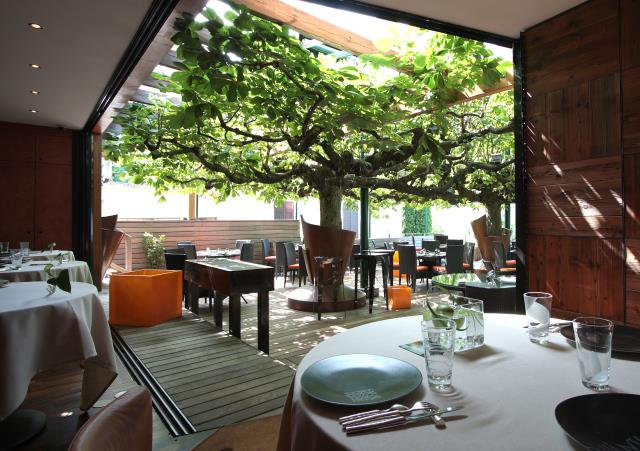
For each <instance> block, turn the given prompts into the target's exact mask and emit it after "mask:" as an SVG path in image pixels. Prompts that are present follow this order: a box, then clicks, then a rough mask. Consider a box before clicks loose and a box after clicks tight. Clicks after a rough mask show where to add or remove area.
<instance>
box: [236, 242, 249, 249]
mask: <svg viewBox="0 0 640 451" xmlns="http://www.w3.org/2000/svg"><path fill="white" fill-rule="evenodd" d="M251 242H252V241H251V240H236V249H242V245H243V244H244V243H251Z"/></svg>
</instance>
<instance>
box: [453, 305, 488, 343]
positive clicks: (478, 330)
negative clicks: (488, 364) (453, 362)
mask: <svg viewBox="0 0 640 451" xmlns="http://www.w3.org/2000/svg"><path fill="white" fill-rule="evenodd" d="M455 302H456V305H455V314H454V317H453V321H454V322H455V324H456V329H457V331H456V345H455V350H456V351H466V350H467V349H474V348H478V347H480V346H482V345H483V344H484V302H482V301H481V300H479V299H472V298H467V297H464V296H458V297H457V298H456V300H455Z"/></svg>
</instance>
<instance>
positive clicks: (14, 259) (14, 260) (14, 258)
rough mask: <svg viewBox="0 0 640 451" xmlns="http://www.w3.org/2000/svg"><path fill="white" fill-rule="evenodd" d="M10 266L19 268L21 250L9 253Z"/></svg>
mask: <svg viewBox="0 0 640 451" xmlns="http://www.w3.org/2000/svg"><path fill="white" fill-rule="evenodd" d="M11 267H12V268H13V269H20V268H21V267H22V252H19V251H18V252H14V253H13V254H11Z"/></svg>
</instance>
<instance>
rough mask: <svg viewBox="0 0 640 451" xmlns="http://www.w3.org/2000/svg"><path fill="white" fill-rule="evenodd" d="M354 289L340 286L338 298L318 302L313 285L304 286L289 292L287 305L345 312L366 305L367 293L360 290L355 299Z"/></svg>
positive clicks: (311, 309)
mask: <svg viewBox="0 0 640 451" xmlns="http://www.w3.org/2000/svg"><path fill="white" fill-rule="evenodd" d="M353 291H354V289H353V288H352V287H349V286H346V285H345V286H344V290H343V288H342V287H339V288H338V299H337V300H335V301H333V300H331V301H327V302H316V301H315V298H314V290H313V287H303V288H298V289H297V290H293V291H292V292H290V293H288V294H287V305H288V306H289V308H290V309H292V310H299V311H302V312H318V311H320V312H321V313H328V312H344V311H346V310H355V309H358V308H360V307H364V305H365V304H366V300H367V298H366V295H365V294H364V293H363V292H362V291H360V290H358V293H357V296H356V299H355V300H354V293H353Z"/></svg>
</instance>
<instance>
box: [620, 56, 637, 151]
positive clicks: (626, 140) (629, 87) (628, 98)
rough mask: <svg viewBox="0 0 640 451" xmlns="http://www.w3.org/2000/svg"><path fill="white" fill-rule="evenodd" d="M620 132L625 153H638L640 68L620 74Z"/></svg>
mask: <svg viewBox="0 0 640 451" xmlns="http://www.w3.org/2000/svg"><path fill="white" fill-rule="evenodd" d="M622 91H623V92H624V102H623V110H622V130H623V136H624V137H623V144H624V152H625V153H637V152H640V66H638V67H636V68H633V69H628V70H626V71H624V72H623V73H622Z"/></svg>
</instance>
